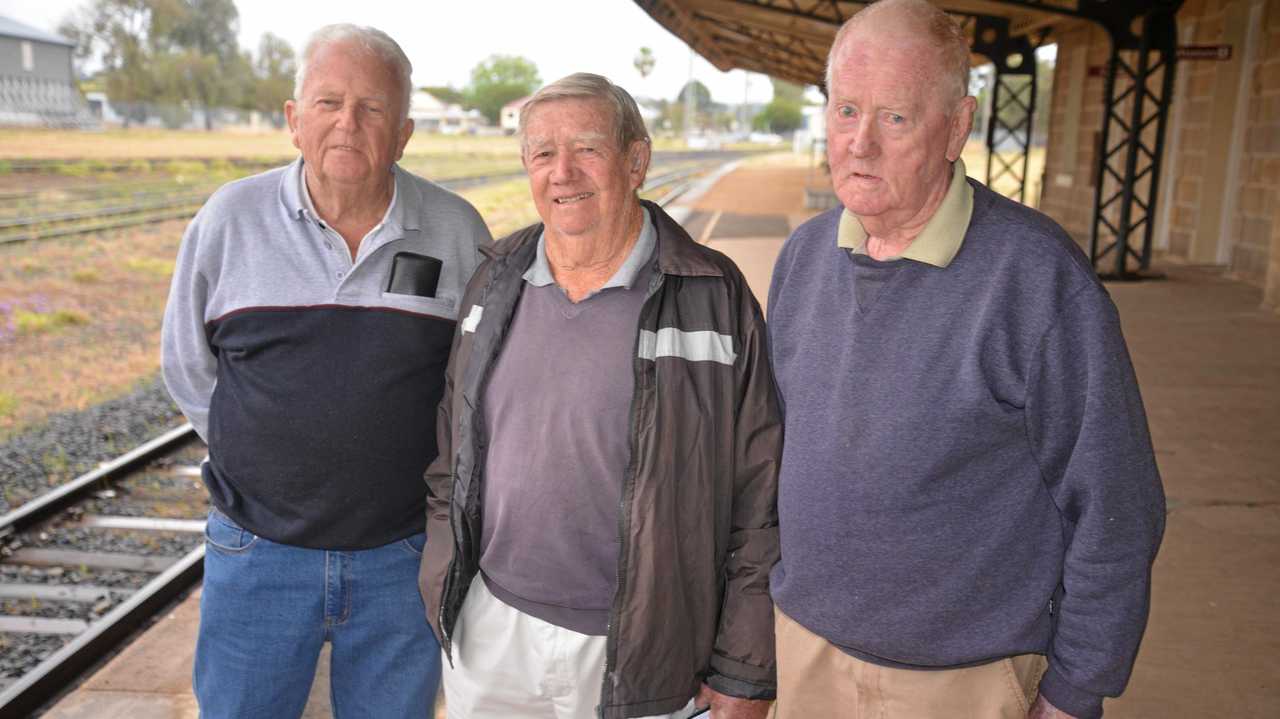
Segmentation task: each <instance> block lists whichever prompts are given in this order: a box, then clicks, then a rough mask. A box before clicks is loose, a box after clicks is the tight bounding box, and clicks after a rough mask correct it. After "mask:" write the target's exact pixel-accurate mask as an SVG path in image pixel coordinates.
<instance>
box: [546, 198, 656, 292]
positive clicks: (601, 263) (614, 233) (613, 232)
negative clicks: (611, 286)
mask: <svg viewBox="0 0 1280 719" xmlns="http://www.w3.org/2000/svg"><path fill="white" fill-rule="evenodd" d="M643 211H644V210H643V208H641V206H640V203H638V202H634V203H631V205H630V206H629V207H628V208H627V210H626V211H624V212H623V213H622V216H621V217H619V218H618V220H617V221H616V222H613V223H608V224H607V225H605V226H603V227H601V228H600V229H598V230H596V231H594V232H591V233H586V234H582V235H573V236H568V235H562V234H559V233H557V232H555V231H554V230H553V229H552V228H551V227H550V226H547V227H546V228H545V230H544V232H545V239H546V250H547V263H548V264H549V265H550V266H551V274H552V276H553V277H555V280H556V284H558V285H560V286H561V287H562V288H564V290H565V292H566V293H568V295H569V299H571V300H573V301H574V302H577V301H578V300H580V299H582V298H583V297H585V296H586V295H588V294H590V293H592V292H595V291H596V290H598V289H600V287H601V286H603V285H604V283H606V282H608V281H609V278H611V277H613V275H614V273H616V272H617V271H618V268H619V267H622V263H624V262H626V260H627V256H628V255H629V254H630V253H631V249H632V248H633V247H635V244H636V241H637V240H638V239H639V238H640V229H641V227H642V226H643V225H644V219H643V215H641V214H640V213H642V212H643Z"/></svg>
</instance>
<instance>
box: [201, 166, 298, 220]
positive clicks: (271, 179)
mask: <svg viewBox="0 0 1280 719" xmlns="http://www.w3.org/2000/svg"><path fill="white" fill-rule="evenodd" d="M288 171H289V166H287V165H286V166H285V167H277V168H274V169H271V170H267V171H266V172H260V173H258V174H256V175H250V176H249V177H242V178H240V179H239V180H232V181H231V182H228V183H227V184H225V185H223V186H222V187H219V188H218V189H217V190H215V191H214V193H213V194H212V195H210V196H209V199H208V200H206V201H205V203H204V207H202V208H201V209H200V215H203V216H204V217H203V218H202V219H204V220H205V221H209V220H213V219H215V218H222V217H227V216H244V215H248V214H259V213H262V212H265V211H268V210H271V209H275V208H276V207H277V206H279V205H280V183H281V182H283V181H284V178H285V177H286V175H287V173H288ZM197 217H199V216H197Z"/></svg>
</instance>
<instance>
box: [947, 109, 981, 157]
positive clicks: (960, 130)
mask: <svg viewBox="0 0 1280 719" xmlns="http://www.w3.org/2000/svg"><path fill="white" fill-rule="evenodd" d="M977 109H978V100H977V99H976V98H974V97H973V96H972V95H969V96H966V97H964V98H962V99H961V100H960V102H959V104H957V105H956V108H955V110H954V111H952V113H951V124H950V126H949V127H948V128H947V161H948V162H955V161H956V160H958V159H960V153H961V152H964V143H965V142H966V141H968V139H969V131H970V130H972V129H973V113H974V112H975V111H977Z"/></svg>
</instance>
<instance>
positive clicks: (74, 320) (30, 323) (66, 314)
mask: <svg viewBox="0 0 1280 719" xmlns="http://www.w3.org/2000/svg"><path fill="white" fill-rule="evenodd" d="M13 321H14V324H15V325H16V326H17V329H18V332H19V333H20V334H35V333H37V332H52V331H53V330H56V329H60V328H62V327H70V326H73V325H87V324H89V318H88V316H86V315H85V314H84V313H83V312H77V311H75V310H54V311H52V312H29V311H27V310H16V311H15V312H14V313H13Z"/></svg>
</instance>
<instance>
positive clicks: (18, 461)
mask: <svg viewBox="0 0 1280 719" xmlns="http://www.w3.org/2000/svg"><path fill="white" fill-rule="evenodd" d="M183 421H185V420H183V418H182V415H181V414H180V413H179V412H178V409H177V407H175V406H174V404H173V401H172V400H170V399H169V393H168V392H166V391H165V389H164V385H163V383H162V382H161V381H160V379H159V377H157V378H156V379H154V380H152V381H151V382H148V383H146V384H144V385H141V386H140V387H139V388H138V389H136V390H134V391H133V392H130V393H129V394H127V395H124V396H122V397H118V398H116V399H113V400H110V401H108V402H104V403H102V404H100V405H97V406H96V407H91V408H89V409H86V410H83V411H79V412H63V413H60V414H56V415H54V416H53V417H52V418H50V419H49V421H48V422H46V423H45V424H44V425H42V426H40V427H36V428H33V429H30V430H28V431H26V432H23V433H22V434H19V435H17V436H15V437H13V438H11V439H9V440H8V441H5V442H3V443H0V486H3V492H0V514H3V513H4V512H8V511H10V510H12V509H14V508H16V507H18V506H19V505H21V504H22V503H23V502H25V501H27V500H29V499H31V498H32V497H36V496H38V495H40V494H41V493H42V492H45V491H47V490H48V489H49V488H50V487H52V486H56V485H58V484H61V483H63V482H66V481H67V480H69V479H72V478H74V477H76V476H78V475H80V474H83V473H84V472H87V471H89V470H91V469H93V468H94V467H96V466H97V465H98V464H99V463H101V462H104V461H107V460H110V459H114V458H115V457H117V456H119V455H121V454H123V453H125V452H127V451H129V450H130V449H133V448H134V447H136V446H138V445H139V444H142V443H143V442H145V441H147V440H149V439H151V438H153V437H155V436H156V435H158V434H160V433H161V432H163V431H165V430H167V429H170V428H172V427H176V426H177V425H179V424H181V423H182V422H183Z"/></svg>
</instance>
